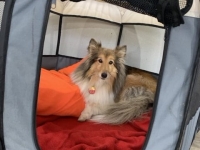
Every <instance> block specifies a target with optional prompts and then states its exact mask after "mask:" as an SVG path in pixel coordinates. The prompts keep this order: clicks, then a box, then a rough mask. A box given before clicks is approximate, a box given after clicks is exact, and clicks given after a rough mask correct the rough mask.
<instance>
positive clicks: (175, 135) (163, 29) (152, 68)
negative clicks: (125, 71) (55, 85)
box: [0, 0, 200, 150]
mask: <svg viewBox="0 0 200 150" xmlns="http://www.w3.org/2000/svg"><path fill="white" fill-rule="evenodd" d="M52 3H53V5H52ZM120 6H121V7H120ZM179 7H180V8H179ZM50 10H51V11H50ZM199 15H200V13H199V1H198V0H194V1H193V0H179V1H178V0H140V1H139V0H138V1H137V0H132V1H130V0H120V1H119V0H105V1H94V0H90V1H80V2H75V1H59V0H57V1H56V2H55V1H52V0H34V1H33V0H6V1H4V0H0V22H1V23H0V29H1V30H0V102H1V105H0V106H1V107H0V116H1V126H0V139H1V142H0V149H8V150H16V149H17V150H23V149H24V150H32V149H40V148H39V147H40V146H39V145H38V140H37V134H36V106H37V94H38V86H39V77H40V68H41V65H42V67H45V68H47V69H55V70H58V69H61V68H63V67H65V66H67V65H71V64H73V63H75V62H77V61H78V60H80V58H83V57H84V56H85V55H86V47H87V44H88V42H89V40H90V38H92V37H93V38H96V39H97V40H100V41H101V42H102V44H103V45H104V46H107V47H111V48H113V47H115V46H116V45H124V44H125V45H128V52H127V57H126V63H127V65H130V66H133V67H137V68H140V69H143V70H147V71H149V72H152V73H154V74H156V75H158V88H157V93H156V97H155V104H154V108H153V113H152V118H151V121H150V126H149V130H148V133H147V135H146V140H145V142H144V145H143V149H145V150H173V149H177V150H178V149H181V150H188V149H189V147H190V145H191V142H192V140H193V136H194V135H195V133H196V131H198V127H199V123H198V119H199V112H200V109H199V106H200V95H199V94H200V91H199V88H200V87H199V85H200V68H199V67H200V61H199V51H200V50H199V35H200V34H199V33H200V32H199V29H200V22H199ZM48 20H49V21H48ZM157 20H158V21H159V22H158V21H157ZM46 29H47V30H46ZM83 47H85V48H84V49H83ZM69 124H70V122H69ZM46 144H48V143H46ZM60 149H62V148H60Z"/></svg>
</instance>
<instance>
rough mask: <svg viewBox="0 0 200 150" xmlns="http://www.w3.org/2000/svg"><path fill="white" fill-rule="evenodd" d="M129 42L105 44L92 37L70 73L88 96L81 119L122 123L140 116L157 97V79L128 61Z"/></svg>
mask: <svg viewBox="0 0 200 150" xmlns="http://www.w3.org/2000/svg"><path fill="white" fill-rule="evenodd" d="M125 55H126V46H121V47H120V46H117V47H116V48H115V49H114V50H112V49H108V48H104V47H102V46H101V43H99V42H97V41H95V40H94V39H91V40H90V42H89V46H88V55H87V57H86V58H85V59H84V60H83V62H82V63H81V64H80V65H79V66H78V67H77V69H75V71H73V72H72V74H71V79H72V81H73V82H74V83H75V84H76V85H78V86H79V88H80V91H81V93H82V94H83V96H84V99H85V108H84V110H83V111H82V113H81V115H80V117H79V118H78V121H86V120H90V121H94V122H97V123H105V124H122V123H125V122H128V121H131V120H133V119H135V118H138V117H140V116H141V115H142V114H143V113H145V112H147V111H148V110H149V105H150V104H152V103H153V101H154V95H155V92H156V84H157V80H156V78H154V77H153V76H152V75H151V74H150V73H147V72H145V71H141V70H139V69H134V68H131V69H130V67H129V69H127V68H128V67H127V66H126V65H125V60H124V59H125Z"/></svg>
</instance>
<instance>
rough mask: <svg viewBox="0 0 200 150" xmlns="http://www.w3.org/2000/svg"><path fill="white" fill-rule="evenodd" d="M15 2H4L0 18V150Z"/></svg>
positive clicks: (9, 0) (2, 137)
mask: <svg viewBox="0 0 200 150" xmlns="http://www.w3.org/2000/svg"><path fill="white" fill-rule="evenodd" d="M14 4H15V0H6V2H5V5H4V12H3V16H2V24H1V32H0V95H1V96H0V140H1V141H0V142H1V145H0V146H1V147H0V149H2V150H4V149H5V143H4V131H3V108H4V90H5V70H6V67H5V66H6V57H7V49H8V39H9V33H10V26H11V19H12V12H13V8H14Z"/></svg>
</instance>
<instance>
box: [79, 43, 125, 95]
mask: <svg viewBox="0 0 200 150" xmlns="http://www.w3.org/2000/svg"><path fill="white" fill-rule="evenodd" d="M125 55H126V46H121V47H116V48H115V49H113V50H112V49H107V48H104V47H102V46H101V43H98V42H96V41H95V40H94V39H91V40H90V42H89V46H88V57H87V59H86V60H85V61H84V62H83V63H82V64H81V65H80V66H79V67H78V68H77V69H76V71H75V72H77V73H78V72H79V75H81V77H82V79H85V78H87V79H89V80H90V79H91V78H95V80H102V81H103V82H107V83H109V84H110V85H111V87H112V90H113V93H114V95H117V94H118V93H119V91H120V90H121V88H122V86H123V85H124V82H125V76H126V73H125V72H126V71H125V66H124V57H125ZM80 73H81V74H80Z"/></svg>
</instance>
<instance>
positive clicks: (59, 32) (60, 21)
mask: <svg viewBox="0 0 200 150" xmlns="http://www.w3.org/2000/svg"><path fill="white" fill-rule="evenodd" d="M62 19H63V17H62V16H61V15H60V19H59V26H58V39H57V46H56V55H58V52H59V48H60V38H61V31H62Z"/></svg>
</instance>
